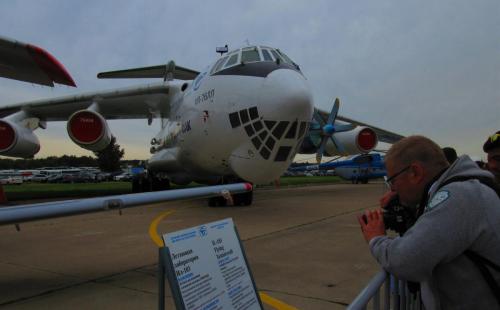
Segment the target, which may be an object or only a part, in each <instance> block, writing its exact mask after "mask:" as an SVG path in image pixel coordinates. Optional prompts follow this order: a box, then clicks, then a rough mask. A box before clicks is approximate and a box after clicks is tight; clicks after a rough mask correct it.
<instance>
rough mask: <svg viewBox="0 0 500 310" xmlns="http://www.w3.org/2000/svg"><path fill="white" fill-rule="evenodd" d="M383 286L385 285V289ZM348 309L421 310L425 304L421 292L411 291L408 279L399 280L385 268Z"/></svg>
mask: <svg viewBox="0 0 500 310" xmlns="http://www.w3.org/2000/svg"><path fill="white" fill-rule="evenodd" d="M382 286H384V288H383V289H382ZM381 291H383V294H382V292H381ZM381 295H383V296H381ZM382 301H383V302H382ZM369 306H371V307H369ZM347 309H348V310H358V309H363V310H364V309H374V310H379V309H385V310H389V309H392V310H399V309H401V310H421V309H423V305H422V302H421V299H420V293H419V292H417V293H415V294H413V293H411V292H410V291H409V289H408V285H407V283H406V281H404V280H399V279H397V278H396V277H394V276H393V275H391V274H390V273H388V272H386V271H385V270H381V271H380V272H379V273H377V275H375V277H373V278H372V279H371V280H370V282H369V283H368V285H367V286H366V287H365V288H364V289H363V290H362V291H361V292H360V293H359V295H358V296H357V297H356V298H355V299H354V300H353V302H352V303H351V304H350V305H349V306H348V307H347Z"/></svg>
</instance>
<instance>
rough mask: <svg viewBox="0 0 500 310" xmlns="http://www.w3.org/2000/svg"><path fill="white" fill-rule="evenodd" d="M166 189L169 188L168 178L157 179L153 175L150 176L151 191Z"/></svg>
mask: <svg viewBox="0 0 500 310" xmlns="http://www.w3.org/2000/svg"><path fill="white" fill-rule="evenodd" d="M167 189H170V181H169V180H168V179H159V178H157V177H154V176H153V177H152V178H151V190H152V191H153V192H156V191H164V190H167Z"/></svg>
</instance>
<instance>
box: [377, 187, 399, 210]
mask: <svg viewBox="0 0 500 310" xmlns="http://www.w3.org/2000/svg"><path fill="white" fill-rule="evenodd" d="M397 194H398V193H396V192H393V191H388V192H387V193H385V194H384V196H382V198H380V207H381V208H385V206H387V204H388V203H389V201H390V200H391V199H392V197H394V196H396V195H397Z"/></svg>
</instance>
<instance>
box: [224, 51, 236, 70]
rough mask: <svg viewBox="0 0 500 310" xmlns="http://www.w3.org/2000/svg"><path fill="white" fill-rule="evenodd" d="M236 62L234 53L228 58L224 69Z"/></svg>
mask: <svg viewBox="0 0 500 310" xmlns="http://www.w3.org/2000/svg"><path fill="white" fill-rule="evenodd" d="M237 62H238V53H234V54H233V55H231V56H229V60H228V61H227V63H226V65H225V66H224V68H227V67H230V66H232V65H234V64H236V63H237Z"/></svg>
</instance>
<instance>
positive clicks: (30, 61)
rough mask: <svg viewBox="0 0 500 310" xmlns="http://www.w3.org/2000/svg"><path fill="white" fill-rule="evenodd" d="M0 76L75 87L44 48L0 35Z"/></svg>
mask: <svg viewBox="0 0 500 310" xmlns="http://www.w3.org/2000/svg"><path fill="white" fill-rule="evenodd" d="M0 76H1V77H5V78H9V79H14V80H19V81H24V82H31V83H35V84H41V85H46V86H52V87H53V86H54V83H58V84H63V85H68V86H73V87H76V84H75V82H74V81H73V79H72V78H71V76H70V75H69V73H68V72H67V71H66V69H65V68H64V66H63V65H62V64H61V63H60V62H59V61H57V59H56V58H55V57H54V56H52V55H51V54H49V53H48V52H47V51H45V50H44V49H42V48H40V47H38V46H35V45H31V44H27V43H23V42H20V41H16V40H11V39H8V38H5V37H1V36H0Z"/></svg>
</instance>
